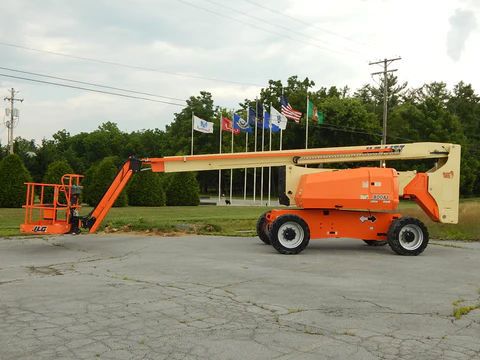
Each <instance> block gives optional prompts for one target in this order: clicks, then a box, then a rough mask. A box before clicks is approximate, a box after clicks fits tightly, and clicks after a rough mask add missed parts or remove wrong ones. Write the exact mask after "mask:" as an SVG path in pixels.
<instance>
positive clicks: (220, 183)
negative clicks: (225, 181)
mask: <svg viewBox="0 0 480 360" xmlns="http://www.w3.org/2000/svg"><path fill="white" fill-rule="evenodd" d="M218 152H219V153H220V154H221V153H222V112H221V111H220V143H219V150H218ZM221 201H222V170H218V205H220V204H221Z"/></svg>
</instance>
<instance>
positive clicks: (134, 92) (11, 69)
mask: <svg viewBox="0 0 480 360" xmlns="http://www.w3.org/2000/svg"><path fill="white" fill-rule="evenodd" d="M0 69H1V70H7V71H12V72H17V73H22V74H28V75H35V76H40V77H44V78H48V79H55V80H62V81H68V82H72V83H76V84H83V85H90V86H96V87H100V88H104V89H110V90H118V91H124V92H129V93H132V94H140V95H147V96H153V97H159V98H163V99H168V100H176V101H185V99H179V98H174V97H169V96H164V95H158V94H152V93H147V92H142V91H136V90H129V89H125V88H119V87H114V86H108V85H102V84H96V83H92V82H86V81H80V80H73V79H68V78H64V77H60V76H52V75H46V74H40V73H36V72H31V71H24V70H18V69H13V68H8V67H3V66H0Z"/></svg>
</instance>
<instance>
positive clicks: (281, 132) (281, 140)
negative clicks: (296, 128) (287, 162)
mask: <svg viewBox="0 0 480 360" xmlns="http://www.w3.org/2000/svg"><path fill="white" fill-rule="evenodd" d="M283 95H284V91H283V86H282V97H283ZM280 112H282V109H280ZM287 121H288V120H287ZM282 143H283V129H280V148H279V150H282V146H283V145H282Z"/></svg>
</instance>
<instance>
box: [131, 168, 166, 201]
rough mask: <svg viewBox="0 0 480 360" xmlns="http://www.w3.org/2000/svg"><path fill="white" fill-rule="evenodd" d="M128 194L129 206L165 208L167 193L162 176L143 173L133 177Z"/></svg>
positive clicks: (147, 172)
mask: <svg viewBox="0 0 480 360" xmlns="http://www.w3.org/2000/svg"><path fill="white" fill-rule="evenodd" d="M127 193H128V204H129V205H133V206H165V191H164V190H163V184H162V180H161V178H160V174H157V173H153V172H151V171H142V172H140V173H137V174H135V175H133V179H132V180H131V182H130V186H129V187H128V189H127Z"/></svg>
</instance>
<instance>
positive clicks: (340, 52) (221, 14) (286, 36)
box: [177, 0, 346, 55]
mask: <svg viewBox="0 0 480 360" xmlns="http://www.w3.org/2000/svg"><path fill="white" fill-rule="evenodd" d="M177 1H179V2H181V3H182V4H185V5H188V6H191V7H194V8H196V9H200V10H203V11H206V12H209V13H211V14H214V15H217V16H219V17H221V18H223V19H224V18H227V19H230V20H233V21H236V22H238V23H240V24H244V25H248V26H250V27H253V28H256V29H259V30H261V31H264V32H267V33H270V34H273V35H277V36H281V37H282V38H287V39H290V40H293V41H295V42H301V43H303V44H306V45H310V46H315V47H317V48H319V49H321V50H326V51H330V52H334V53H337V54H341V55H345V54H346V52H345V51H339V50H334V49H329V48H326V47H324V46H320V45H318V44H316V43H312V42H310V41H305V40H300V39H296V38H294V37H291V36H289V35H288V34H282V33H279V32H276V31H272V30H269V29H265V28H263V27H261V26H258V25H256V24H252V23H249V22H247V21H243V20H240V19H237V18H235V17H233V16H229V15H227V14H224V13H221V12H218V11H215V10H211V9H207V8H205V7H202V6H199V5H196V4H193V3H191V2H189V1H185V0H177Z"/></svg>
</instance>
